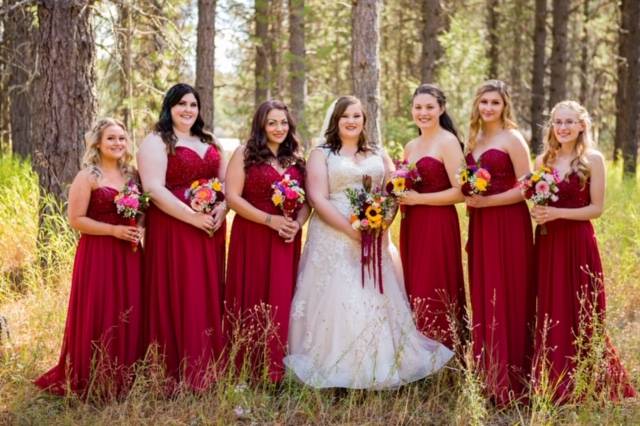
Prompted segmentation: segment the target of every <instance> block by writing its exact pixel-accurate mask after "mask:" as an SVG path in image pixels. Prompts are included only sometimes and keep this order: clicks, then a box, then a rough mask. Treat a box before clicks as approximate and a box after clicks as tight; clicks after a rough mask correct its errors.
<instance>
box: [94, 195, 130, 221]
mask: <svg viewBox="0 0 640 426" xmlns="http://www.w3.org/2000/svg"><path fill="white" fill-rule="evenodd" d="M116 195H118V190H117V189H115V188H111V187H109V186H99V187H97V188H96V189H94V190H93V191H91V198H90V199H89V206H88V207H87V217H90V218H91V219H94V220H97V221H99V222H105V223H110V224H112V225H118V224H123V223H125V221H124V220H123V218H122V217H121V216H120V215H119V214H118V211H117V210H116V205H115V203H114V202H113V199H114V197H115V196H116Z"/></svg>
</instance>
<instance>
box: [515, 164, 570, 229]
mask: <svg viewBox="0 0 640 426" xmlns="http://www.w3.org/2000/svg"><path fill="white" fill-rule="evenodd" d="M559 182H560V175H559V174H558V171H557V170H556V169H552V168H551V167H547V166H542V167H541V168H539V169H538V170H536V171H534V172H532V173H528V174H526V175H525V176H523V177H521V178H520V179H519V180H518V187H519V188H520V191H522V195H524V198H525V199H527V200H531V201H532V202H533V204H534V205H536V206H546V205H547V204H549V202H550V201H558V192H559V191H560V188H558V183H559ZM540 234H542V235H547V227H546V226H545V225H544V224H543V225H542V227H541V228H540Z"/></svg>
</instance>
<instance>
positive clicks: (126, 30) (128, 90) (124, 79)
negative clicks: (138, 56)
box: [118, 0, 135, 142]
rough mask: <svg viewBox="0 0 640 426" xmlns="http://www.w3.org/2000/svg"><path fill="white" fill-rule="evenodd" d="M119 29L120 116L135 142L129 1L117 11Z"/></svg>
mask: <svg viewBox="0 0 640 426" xmlns="http://www.w3.org/2000/svg"><path fill="white" fill-rule="evenodd" d="M118 12H119V16H118V21H119V25H118V26H119V28H118V44H119V49H120V65H121V67H122V70H121V72H120V89H121V91H122V95H121V96H122V100H121V102H122V106H121V108H120V114H121V116H122V121H123V122H124V125H125V126H126V127H127V129H129V133H130V134H131V138H132V139H133V140H134V142H135V133H134V132H133V128H132V127H133V110H132V102H133V66H132V52H131V42H132V39H133V18H132V16H131V0H125V1H123V2H122V3H121V4H120V6H119V9H118Z"/></svg>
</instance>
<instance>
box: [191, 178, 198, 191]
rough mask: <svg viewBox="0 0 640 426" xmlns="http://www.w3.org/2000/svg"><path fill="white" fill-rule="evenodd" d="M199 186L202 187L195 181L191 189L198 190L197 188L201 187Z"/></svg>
mask: <svg viewBox="0 0 640 426" xmlns="http://www.w3.org/2000/svg"><path fill="white" fill-rule="evenodd" d="M199 186H200V182H198V181H197V180H194V181H193V182H192V183H191V189H196V188H197V187H199Z"/></svg>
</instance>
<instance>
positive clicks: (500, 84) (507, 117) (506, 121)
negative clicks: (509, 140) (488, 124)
mask: <svg viewBox="0 0 640 426" xmlns="http://www.w3.org/2000/svg"><path fill="white" fill-rule="evenodd" d="M489 92H498V93H499V94H500V96H501V97H502V102H504V108H503V110H502V114H501V115H500V120H502V128H504V129H517V128H518V124H517V123H516V119H515V117H514V115H513V109H512V104H513V103H512V101H511V94H510V93H509V88H508V87H507V84H506V83H505V82H504V81H501V80H487V81H485V82H484V83H482V85H481V86H480V87H479V88H478V90H476V94H475V97H474V98H473V108H472V109H471V120H470V121H469V139H468V140H467V149H466V151H467V152H471V151H473V149H474V148H475V147H476V143H477V140H478V133H480V130H482V125H483V124H484V122H483V121H482V117H481V116H480V109H479V108H478V105H480V98H481V97H482V95H484V94H485V93H489Z"/></svg>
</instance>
